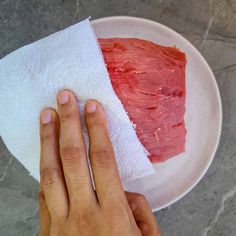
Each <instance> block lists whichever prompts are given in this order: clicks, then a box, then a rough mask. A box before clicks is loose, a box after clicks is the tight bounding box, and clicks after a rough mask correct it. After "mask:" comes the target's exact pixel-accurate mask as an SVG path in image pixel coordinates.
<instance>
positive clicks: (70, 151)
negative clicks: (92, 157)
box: [61, 145, 85, 166]
mask: <svg viewBox="0 0 236 236" xmlns="http://www.w3.org/2000/svg"><path fill="white" fill-rule="evenodd" d="M84 155H85V150H84V148H80V147H77V146H71V145H69V146H65V147H63V148H62V149H61V156H62V158H63V160H64V162H65V164H66V165H67V166H75V165H77V164H78V163H79V160H80V159H81V158H82V157H83V156H84Z"/></svg>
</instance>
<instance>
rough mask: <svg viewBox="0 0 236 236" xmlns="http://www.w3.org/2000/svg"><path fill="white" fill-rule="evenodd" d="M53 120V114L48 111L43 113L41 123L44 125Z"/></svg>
mask: <svg viewBox="0 0 236 236" xmlns="http://www.w3.org/2000/svg"><path fill="white" fill-rule="evenodd" d="M51 119H52V114H51V112H50V111H48V110H45V111H42V113H41V122H42V124H48V123H50V122H51Z"/></svg>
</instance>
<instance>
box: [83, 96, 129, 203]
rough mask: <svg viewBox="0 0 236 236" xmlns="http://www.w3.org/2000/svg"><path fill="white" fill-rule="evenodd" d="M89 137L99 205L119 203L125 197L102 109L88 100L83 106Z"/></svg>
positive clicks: (94, 102)
mask: <svg viewBox="0 0 236 236" xmlns="http://www.w3.org/2000/svg"><path fill="white" fill-rule="evenodd" d="M85 120H86V125H87V130H88V135H89V156H90V163H91V168H92V172H93V177H94V183H95V187H96V192H97V197H98V201H99V203H100V204H103V203H108V202H113V203H114V200H115V201H121V199H122V198H123V199H125V195H124V192H123V189H122V186H121V182H120V177H119V173H118V170H117V165H116V161H115V154H114V151H113V147H112V143H111V140H110V137H109V133H108V128H107V122H106V118H105V114H104V111H103V108H102V107H101V105H100V104H99V103H97V102H96V101H93V100H90V101H88V102H87V103H86V106H85Z"/></svg>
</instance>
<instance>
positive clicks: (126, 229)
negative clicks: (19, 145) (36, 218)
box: [39, 90, 160, 236]
mask: <svg viewBox="0 0 236 236" xmlns="http://www.w3.org/2000/svg"><path fill="white" fill-rule="evenodd" d="M57 102H58V113H57V112H56V111H55V110H53V109H51V108H47V109H45V110H44V111H42V113H41V122H40V140H41V158H40V175H41V180H40V194H39V199H40V200H39V202H40V235H41V236H49V235H50V236H60V235H62V236H77V235H81V236H85V235H86V236H113V235H115V236H131V235H132V236H138V235H145V236H154V235H155V236H156V235H160V234H159V230H158V227H157V225H156V222H155V218H154V216H153V215H152V212H151V210H150V208H149V206H148V204H147V201H146V200H145V198H144V197H142V196H141V195H139V194H136V193H125V192H124V191H123V189H122V185H121V181H120V177H119V174H118V170H117V166H116V161H115V155H114V151H113V147H112V144H111V141H110V138H109V133H108V128H107V123H106V119H105V115H104V112H103V109H102V107H101V106H100V104H99V103H97V102H95V101H88V102H87V104H86V106H85V120H86V126H87V130H88V135H89V140H90V145H89V160H90V164H91V169H92V175H93V179H94V185H95V187H96V192H95V191H94V188H93V184H92V181H91V178H90V170H89V167H88V162H87V157H86V148H85V144H84V140H83V135H82V131H81V124H80V114H79V109H78V105H77V102H76V98H75V96H74V95H73V93H72V92H70V91H67V90H64V91H61V92H60V93H59V94H58V96H57Z"/></svg>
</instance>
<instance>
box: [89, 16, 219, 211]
mask: <svg viewBox="0 0 236 236" xmlns="http://www.w3.org/2000/svg"><path fill="white" fill-rule="evenodd" d="M110 20H128V21H136V22H137V21H138V22H142V23H148V24H152V25H156V26H158V27H160V28H163V29H165V30H167V31H169V32H170V33H171V34H174V35H176V36H177V37H179V38H180V39H181V40H183V42H184V43H185V44H187V45H188V46H190V47H191V49H192V50H193V51H194V53H195V54H196V55H197V56H198V57H199V58H200V59H201V61H202V62H203V63H204V66H205V67H206V69H207V70H208V72H209V73H210V76H211V77H212V79H211V80H212V82H213V85H214V90H215V92H216V97H217V103H218V106H219V107H218V108H219V114H218V115H219V120H218V124H219V125H218V127H217V129H218V132H217V135H216V136H215V137H216V138H215V145H214V149H212V151H211V155H210V156H209V161H208V163H207V165H205V166H204V168H203V169H202V171H201V173H200V175H199V176H198V178H197V179H196V180H195V181H193V182H194V183H193V184H192V185H191V186H190V187H189V188H186V189H185V190H184V191H183V192H182V193H181V194H179V196H177V197H176V198H174V199H173V200H172V201H170V202H169V203H166V204H164V205H163V206H160V207H156V208H153V209H152V211H153V212H156V211H159V210H161V209H164V208H166V207H168V206H170V205H172V204H174V203H176V202H177V201H179V200H180V199H181V198H183V197H184V196H185V195H186V194H187V193H189V192H190V191H191V190H192V189H193V188H194V187H196V185H197V184H198V183H199V182H200V181H201V180H202V179H203V177H204V176H205V174H206V172H207V170H208V169H209V167H210V165H211V164H212V162H213V159H214V157H215V154H216V152H217V150H218V147H219V144H220V139H221V134H222V124H223V111H222V99H221V94H220V90H219V86H218V84H217V81H216V78H215V75H214V73H213V71H212V69H211V67H210V66H209V64H208V62H207V61H206V59H205V58H204V57H203V56H202V54H201V53H200V52H199V50H198V49H197V48H196V47H195V46H194V45H193V44H192V43H191V42H190V41H189V40H187V39H186V38H185V37H183V36H182V35H181V34H179V33H178V32H176V31H175V30H173V29H171V28H169V27H168V26H166V25H163V24H161V23H159V22H156V21H153V20H150V19H146V18H141V17H134V16H108V17H102V18H98V19H94V20H92V21H91V23H92V26H93V24H98V23H100V22H104V21H110Z"/></svg>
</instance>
